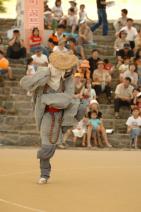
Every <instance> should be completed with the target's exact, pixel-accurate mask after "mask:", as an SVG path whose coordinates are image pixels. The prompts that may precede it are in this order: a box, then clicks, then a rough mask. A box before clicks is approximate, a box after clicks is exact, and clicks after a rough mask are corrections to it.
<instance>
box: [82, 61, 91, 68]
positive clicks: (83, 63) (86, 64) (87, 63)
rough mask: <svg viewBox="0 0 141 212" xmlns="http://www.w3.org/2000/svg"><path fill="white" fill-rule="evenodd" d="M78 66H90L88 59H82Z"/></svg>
mask: <svg viewBox="0 0 141 212" xmlns="http://www.w3.org/2000/svg"><path fill="white" fill-rule="evenodd" d="M80 68H90V64H89V61H88V60H83V61H82V63H81V64H80Z"/></svg>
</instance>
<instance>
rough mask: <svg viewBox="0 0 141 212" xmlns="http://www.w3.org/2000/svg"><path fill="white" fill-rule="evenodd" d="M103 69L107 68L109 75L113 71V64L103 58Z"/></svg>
mask: <svg viewBox="0 0 141 212" xmlns="http://www.w3.org/2000/svg"><path fill="white" fill-rule="evenodd" d="M104 69H105V70H107V71H108V72H109V74H110V75H111V74H112V73H113V71H114V66H113V64H112V63H110V62H109V59H107V58H105V59H104Z"/></svg>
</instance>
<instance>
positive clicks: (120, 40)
mask: <svg viewBox="0 0 141 212" xmlns="http://www.w3.org/2000/svg"><path fill="white" fill-rule="evenodd" d="M125 43H127V32H126V31H120V33H119V35H118V37H117V39H116V40H115V43H114V49H115V52H116V55H117V54H118V52H119V50H121V49H123V48H124V44H125Z"/></svg>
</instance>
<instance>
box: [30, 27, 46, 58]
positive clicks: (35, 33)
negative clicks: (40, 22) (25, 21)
mask: <svg viewBox="0 0 141 212" xmlns="http://www.w3.org/2000/svg"><path fill="white" fill-rule="evenodd" d="M29 44H30V51H31V52H32V53H34V51H35V49H36V48H37V47H40V48H41V49H42V51H43V53H44V54H45V55H47V50H46V48H45V47H43V46H41V45H42V37H41V36H40V32H39V29H38V28H37V27H35V28H33V30H32V35H31V36H30V38H29Z"/></svg>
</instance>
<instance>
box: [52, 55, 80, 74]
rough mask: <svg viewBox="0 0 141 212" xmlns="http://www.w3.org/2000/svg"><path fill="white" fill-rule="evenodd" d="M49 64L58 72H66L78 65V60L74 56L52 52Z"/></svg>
mask: <svg viewBox="0 0 141 212" xmlns="http://www.w3.org/2000/svg"><path fill="white" fill-rule="evenodd" d="M49 61H50V63H51V64H52V65H53V66H54V67H55V68H58V69H60V70H64V71H65V70H68V69H71V68H72V67H73V66H76V65H77V64H78V58H77V57H76V56H75V55H74V54H69V53H62V52H54V53H52V54H51V55H50V57H49Z"/></svg>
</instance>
